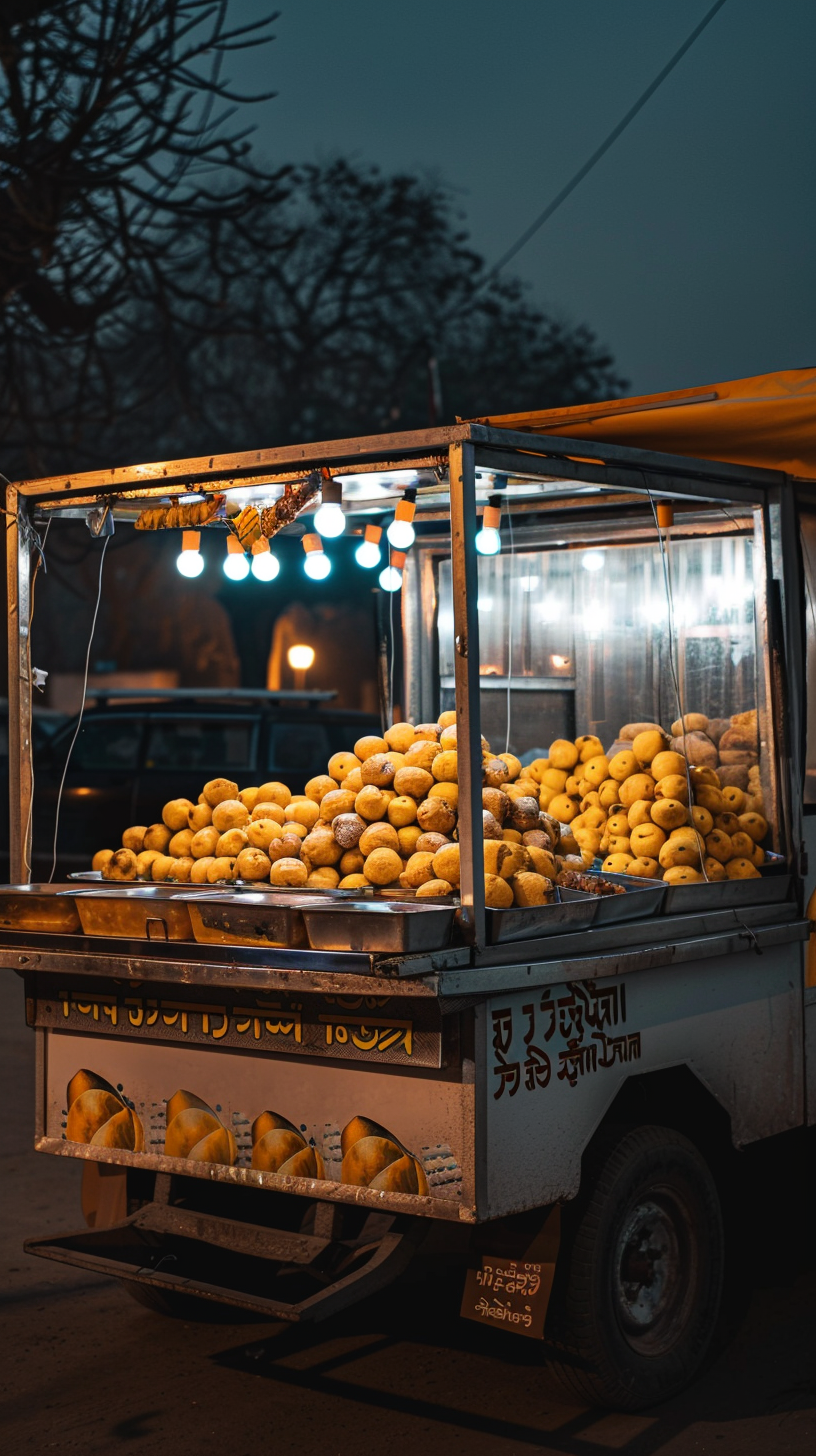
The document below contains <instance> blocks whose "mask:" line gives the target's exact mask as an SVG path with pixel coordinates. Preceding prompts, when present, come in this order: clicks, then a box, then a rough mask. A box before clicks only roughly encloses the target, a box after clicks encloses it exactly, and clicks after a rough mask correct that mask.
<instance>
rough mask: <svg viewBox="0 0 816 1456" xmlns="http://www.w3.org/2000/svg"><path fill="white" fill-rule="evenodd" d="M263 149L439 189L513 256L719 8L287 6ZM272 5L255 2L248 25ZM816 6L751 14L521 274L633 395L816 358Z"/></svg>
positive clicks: (707, 53)
mask: <svg viewBox="0 0 816 1456" xmlns="http://www.w3.org/2000/svg"><path fill="white" fill-rule="evenodd" d="M278 5H279V7H280V12H281V13H280V17H279V19H278V20H277V21H276V22H275V26H274V32H275V35H276V40H275V42H274V43H273V45H271V46H270V47H269V48H268V49H267V50H265V51H262V52H260V53H257V54H253V53H249V55H247V56H243V57H241V56H236V57H234V58H233V60H232V62H231V64H230V66H229V70H230V72H231V74H232V76H233V77H234V78H235V80H236V81H240V82H241V83H242V84H243V85H251V86H257V87H259V88H260V87H267V88H274V89H275V90H276V91H277V96H276V98H275V100H273V101H270V102H268V103H266V104H265V105H264V106H263V107H261V108H258V110H257V115H256V119H257V122H258V132H257V137H256V142H257V145H258V147H259V148H260V149H261V150H262V151H263V152H265V153H266V154H267V155H268V156H269V157H270V158H273V159H275V160H278V161H281V162H283V161H314V160H320V159H324V160H325V159H328V158H330V157H331V156H333V155H337V154H340V155H346V156H353V157H355V158H357V159H358V160H359V161H369V162H375V163H377V164H378V165H379V166H380V167H381V168H383V169H384V170H395V169H410V170H414V171H419V172H423V173H428V172H430V173H433V174H436V175H437V176H439V178H440V179H442V180H444V181H446V182H447V183H449V184H450V185H451V186H452V187H454V188H455V189H456V193H457V196H458V199H459V204H460V207H461V211H462V214H463V218H464V223H465V226H466V227H467V229H468V231H469V232H470V235H471V239H472V242H473V244H474V246H475V247H476V248H477V249H478V250H479V251H480V252H481V253H483V255H484V256H485V257H486V258H487V260H488V261H489V262H493V261H494V260H495V259H496V258H497V257H498V256H499V255H500V254H501V253H502V252H503V251H504V250H505V248H506V247H508V246H509V245H510V244H511V243H512V242H513V241H514V240H515V239H516V237H517V236H518V235H519V233H521V232H522V231H523V230H524V228H525V227H526V226H527V225H528V224H529V223H530V222H531V221H532V220H533V218H534V217H535V216H536V214H537V213H538V212H540V211H541V210H542V209H543V208H544V207H545V206H546V204H547V202H548V201H549V200H550V198H551V197H552V196H553V195H554V194H555V193H556V192H557V191H558V190H559V189H560V188H561V187H562V186H563V185H564V183H565V182H566V181H567V180H568V179H569V177H570V175H571V174H572V173H573V172H574V171H575V170H576V169H577V168H578V167H579V166H580V165H581V164H582V163H583V162H584V161H585V160H586V158H587V157H588V156H589V155H590V153H591V152H592V151H593V150H594V149H595V147H597V146H598V145H599V144H600V142H601V141H602V140H603V139H604V137H605V135H606V134H607V132H608V131H610V130H611V128H612V127H613V126H614V125H615V124H616V122H617V121H619V120H620V118H621V117H622V116H623V114H624V113H625V112H626V111H627V110H628V108H629V107H630V106H631V105H632V103H633V102H634V101H635V100H636V98H637V97H638V95H639V94H640V93H641V91H643V90H644V89H645V87H646V86H647V85H648V84H649V82H650V81H651V80H652V79H653V78H654V76H655V75H656V74H657V72H658V71H659V70H660V69H661V68H662V67H663V65H665V63H666V62H667V61H668V59H669V57H670V56H671V54H672V53H673V52H674V51H675V50H676V49H677V47H678V46H679V45H680V44H681V42H682V41H683V40H684V39H685V37H686V36H687V35H688V33H689V32H690V31H691V30H692V29H693V28H694V26H695V25H696V24H697V23H698V22H699V21H700V20H701V19H702V17H703V15H704V14H705V13H706V11H707V10H708V9H709V5H710V0H616V3H615V4H609V3H608V0H502V3H500V4H499V3H496V0H411V3H397V0H278ZM269 8H270V6H269V5H267V4H265V3H263V0H237V3H236V4H235V10H234V16H235V19H236V20H238V19H243V18H244V17H245V16H247V17H248V16H250V15H253V16H256V15H257V16H260V15H262V14H264V13H265V12H267V11H268V10H269ZM815 56H816V0H776V3H774V4H770V3H769V0H728V3H727V4H726V5H725V6H724V8H723V9H722V10H721V11H720V12H719V13H718V14H717V15H716V16H715V18H714V20H713V21H712V22H711V24H710V25H709V26H708V28H707V29H706V30H705V31H704V32H703V34H702V35H701V36H700V37H699V39H698V40H697V41H696V43H695V45H694V46H693V48H692V50H691V51H690V52H689V53H688V55H687V56H686V57H684V59H683V60H682V61H681V62H680V64H679V66H678V67H677V68H676V70H675V71H674V72H673V73H672V74H671V76H670V77H669V78H668V80H667V81H665V82H664V83H663V85H662V87H661V88H660V90H659V91H658V92H657V93H656V95H655V96H654V97H653V98H652V99H651V100H650V101H649V102H648V103H647V105H646V107H645V109H644V110H643V111H642V112H641V113H640V115H639V116H638V117H637V118H636V119H635V121H634V122H633V123H632V124H631V126H630V128H629V129H628V130H627V131H626V132H625V133H624V135H623V137H621V139H620V140H619V141H618V142H616V144H615V146H614V147H613V148H612V150H611V151H610V152H608V153H607V155H606V156H605V157H604V158H603V159H602V160H601V162H600V163H599V164H598V166H597V167H596V168H595V170H594V171H593V172H592V173H591V174H590V176H589V177H587V179H586V180H585V181H584V182H582V183H581V185H580V187H579V189H578V190H577V191H576V192H575V193H574V194H573V195H572V197H570V198H569V199H568V200H567V202H566V203H565V204H564V205H563V206H562V208H561V209H560V211H559V212H558V213H557V214H556V215H555V216H554V217H553V218H552V220H551V221H550V222H548V223H546V224H545V225H544V227H543V229H542V230H541V231H540V232H539V233H538V234H537V236H536V237H535V238H534V239H533V240H532V241H531V242H530V243H528V244H527V246H526V248H525V249H524V250H523V251H522V252H521V253H520V254H519V255H518V257H517V258H515V259H514V260H513V262H512V263H511V264H510V265H509V269H510V271H511V272H515V273H516V274H517V275H519V276H520V277H522V278H523V279H525V280H526V281H527V282H528V283H529V284H530V288H531V292H532V296H533V297H534V298H535V299H536V300H537V301H538V302H541V303H543V304H544V305H545V306H546V307H548V308H549V309H550V310H552V311H554V312H556V313H559V314H561V315H565V316H566V317H567V318H569V319H571V320H573V321H575V322H578V321H583V322H586V323H588V324H589V325H590V326H591V327H592V328H593V329H594V330H595V331H596V332H597V334H598V335H599V337H600V338H601V339H602V340H603V341H604V342H605V343H606V344H607V345H608V346H609V347H610V348H611V349H612V351H613V352H614V354H615V357H616V362H617V365H618V367H619V369H620V370H621V371H622V372H623V374H625V375H626V376H627V377H628V378H629V380H630V381H631V387H632V392H633V393H650V392H652V391H658V390H663V389H672V388H680V387H683V386H691V385H695V384H708V383H714V382H716V381H718V380H721V379H730V378H737V377H739V376H741V375H749V374H755V373H761V372H765V371H770V370H774V369H784V368H796V367H805V366H808V365H814V364H816V337H814V335H815V334H816V329H815V328H814V325H815V324H816V281H815V280H816V267H814V263H815V262H816V259H815V258H814V253H815V252H816V247H815V246H814V244H815V243H816V85H814V79H813V78H814V57H815Z"/></svg>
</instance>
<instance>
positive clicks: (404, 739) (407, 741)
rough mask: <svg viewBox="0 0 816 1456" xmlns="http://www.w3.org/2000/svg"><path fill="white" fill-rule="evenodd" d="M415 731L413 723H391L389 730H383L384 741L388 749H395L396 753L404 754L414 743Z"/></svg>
mask: <svg viewBox="0 0 816 1456" xmlns="http://www.w3.org/2000/svg"><path fill="white" fill-rule="evenodd" d="M416 736H417V730H416V728H415V727H414V725H413V723H392V724H391V727H390V728H386V730H385V741H386V743H387V744H388V747H389V748H394V749H396V751H397V753H405V752H406V751H407V750H408V749H409V748H410V747H411V744H412V743H413V742H414V740H415V739H416Z"/></svg>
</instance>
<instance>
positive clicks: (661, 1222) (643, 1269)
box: [612, 1197, 694, 1354]
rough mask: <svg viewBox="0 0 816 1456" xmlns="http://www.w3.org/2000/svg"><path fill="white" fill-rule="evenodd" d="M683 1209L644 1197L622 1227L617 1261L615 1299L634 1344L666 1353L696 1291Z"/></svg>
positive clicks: (623, 1328)
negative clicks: (688, 1264)
mask: <svg viewBox="0 0 816 1456" xmlns="http://www.w3.org/2000/svg"><path fill="white" fill-rule="evenodd" d="M678 1213H679V1210H677V1209H675V1208H674V1207H673V1206H672V1204H671V1203H669V1202H664V1201H662V1200H658V1199H657V1198H656V1197H645V1198H642V1199H640V1200H639V1201H638V1202H637V1203H636V1204H634V1205H633V1206H632V1207H631V1208H630V1209H629V1211H628V1213H627V1215H626V1218H625V1219H624V1221H623V1224H622V1226H621V1229H620V1233H619V1235H618V1239H617V1245H616V1249H615V1258H614V1261H613V1266H612V1267H613V1299H614V1302H615V1307H616V1313H617V1317H618V1321H619V1324H620V1326H621V1329H622V1330H623V1333H624V1335H625V1336H626V1338H627V1339H628V1341H629V1343H630V1344H632V1345H633V1346H635V1347H636V1348H638V1349H639V1350H641V1352H642V1353H644V1354H645V1353H650V1354H660V1353H663V1352H664V1351H665V1350H666V1349H668V1348H669V1347H670V1346H671V1345H672V1344H673V1343H674V1340H675V1338H676V1337H677V1335H678V1334H679V1331H680V1328H681V1326H682V1314H683V1309H684V1306H685V1304H686V1303H687V1300H688V1298H689V1297H690V1294H691V1288H692V1285H693V1282H694V1281H693V1279H692V1278H691V1272H692V1271H691V1270H690V1269H689V1268H685V1267H683V1266H684V1260H683V1245H684V1243H686V1242H687V1241H686V1240H684V1239H683V1238H682V1232H683V1225H682V1220H681V1219H680V1218H678Z"/></svg>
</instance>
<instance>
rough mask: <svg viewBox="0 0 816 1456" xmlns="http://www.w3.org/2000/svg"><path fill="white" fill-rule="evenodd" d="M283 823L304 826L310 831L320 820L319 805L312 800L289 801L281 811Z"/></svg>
mask: <svg viewBox="0 0 816 1456" xmlns="http://www.w3.org/2000/svg"><path fill="white" fill-rule="evenodd" d="M283 816H284V823H286V822H287V821H288V822H291V823H292V824H305V826H306V828H307V829H311V828H312V827H313V825H315V824H316V823H317V821H318V819H319V818H320V805H319V804H317V803H316V802H315V800H314V799H306V798H302V799H290V800H289V803H288V804H287V805H286V808H285V809H284V811H283Z"/></svg>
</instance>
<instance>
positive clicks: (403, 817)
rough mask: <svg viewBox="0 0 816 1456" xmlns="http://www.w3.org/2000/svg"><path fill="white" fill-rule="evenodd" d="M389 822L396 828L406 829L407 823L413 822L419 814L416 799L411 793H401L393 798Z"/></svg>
mask: <svg viewBox="0 0 816 1456" xmlns="http://www.w3.org/2000/svg"><path fill="white" fill-rule="evenodd" d="M387 813H388V822H389V824H393V826H394V828H395V829H404V828H405V826H406V825H408V824H413V823H414V822H415V820H416V816H417V804H416V799H412V798H411V795H410V794H400V795H398V797H397V798H396V799H392V800H391V803H390V804H389V805H388V810H387Z"/></svg>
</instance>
